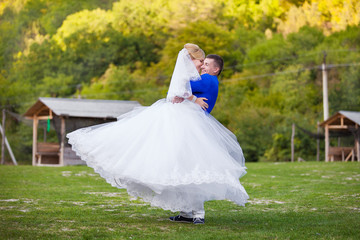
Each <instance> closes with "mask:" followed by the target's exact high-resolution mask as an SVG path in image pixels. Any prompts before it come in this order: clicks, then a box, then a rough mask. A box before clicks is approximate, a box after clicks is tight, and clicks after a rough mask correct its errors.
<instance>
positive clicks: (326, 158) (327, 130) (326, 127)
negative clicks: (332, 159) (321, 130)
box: [325, 124, 330, 162]
mask: <svg viewBox="0 0 360 240" xmlns="http://www.w3.org/2000/svg"><path fill="white" fill-rule="evenodd" d="M329 144H330V143H329V125H328V124H326V125H325V162H328V161H329V147H330V146H329Z"/></svg>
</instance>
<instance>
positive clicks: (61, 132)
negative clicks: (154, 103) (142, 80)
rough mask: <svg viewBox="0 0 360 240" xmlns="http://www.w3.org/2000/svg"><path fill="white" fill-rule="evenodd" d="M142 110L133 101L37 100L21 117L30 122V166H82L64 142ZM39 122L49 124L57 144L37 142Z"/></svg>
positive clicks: (81, 162) (82, 162)
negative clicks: (80, 131) (79, 132)
mask: <svg viewBox="0 0 360 240" xmlns="http://www.w3.org/2000/svg"><path fill="white" fill-rule="evenodd" d="M139 106H141V105H140V104H139V103H138V102H136V101H117V100H89V99H70V98H69V99H67V98H39V99H38V101H37V102H36V103H35V104H34V105H33V106H31V107H30V108H29V109H28V110H27V111H26V113H25V114H24V116H25V117H26V118H28V119H32V120H33V150H32V152H33V153H32V165H33V166H44V165H46V166H65V165H79V164H84V161H81V159H80V158H79V157H78V156H76V154H75V152H73V151H72V149H71V146H70V145H69V144H68V142H67V139H66V138H65V136H66V134H67V133H69V132H72V131H74V130H76V129H79V128H82V127H87V126H91V125H95V124H101V123H106V122H112V121H116V119H117V117H118V116H120V115H121V114H124V113H126V112H129V111H131V110H132V109H133V108H135V107H139ZM39 121H51V123H52V126H53V127H54V129H55V131H56V134H57V137H58V139H59V142H58V143H48V142H45V141H44V142H38V126H39Z"/></svg>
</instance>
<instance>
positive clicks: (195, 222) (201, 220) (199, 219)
mask: <svg viewBox="0 0 360 240" xmlns="http://www.w3.org/2000/svg"><path fill="white" fill-rule="evenodd" d="M193 223H194V224H204V223H205V219H204V218H194V221H193Z"/></svg>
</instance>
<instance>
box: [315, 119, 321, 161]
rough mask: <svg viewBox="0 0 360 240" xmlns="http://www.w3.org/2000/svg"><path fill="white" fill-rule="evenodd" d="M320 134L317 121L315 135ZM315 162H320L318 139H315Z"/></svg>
mask: <svg viewBox="0 0 360 240" xmlns="http://www.w3.org/2000/svg"><path fill="white" fill-rule="evenodd" d="M319 133H320V126H319V121H318V122H317V134H318V135H319ZM316 161H317V162H319V161H320V139H319V138H317V139H316Z"/></svg>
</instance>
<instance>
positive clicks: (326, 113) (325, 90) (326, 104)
mask: <svg viewBox="0 0 360 240" xmlns="http://www.w3.org/2000/svg"><path fill="white" fill-rule="evenodd" d="M321 68H322V80H323V108H324V121H326V120H327V119H328V118H329V100H328V80H327V72H326V52H324V59H323V64H322V66H321Z"/></svg>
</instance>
